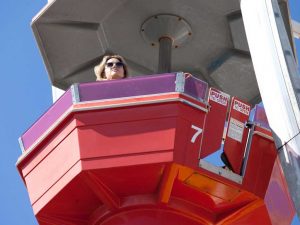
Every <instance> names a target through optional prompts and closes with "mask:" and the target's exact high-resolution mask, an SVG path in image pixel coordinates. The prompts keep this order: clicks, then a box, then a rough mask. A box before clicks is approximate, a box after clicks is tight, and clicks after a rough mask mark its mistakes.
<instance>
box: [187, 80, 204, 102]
mask: <svg viewBox="0 0 300 225" xmlns="http://www.w3.org/2000/svg"><path fill="white" fill-rule="evenodd" d="M207 91H208V84H207V83H206V82H204V81H202V80H199V79H197V78H195V77H188V78H186V79H185V87H184V93H186V94H188V95H190V96H192V97H194V98H196V99H203V100H206V96H207Z"/></svg>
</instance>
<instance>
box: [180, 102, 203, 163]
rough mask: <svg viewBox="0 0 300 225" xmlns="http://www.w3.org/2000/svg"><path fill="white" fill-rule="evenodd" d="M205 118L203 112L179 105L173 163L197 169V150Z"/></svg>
mask: <svg viewBox="0 0 300 225" xmlns="http://www.w3.org/2000/svg"><path fill="white" fill-rule="evenodd" d="M205 117H206V112H205V111H202V110H199V109H195V108H192V107H190V106H187V105H184V104H181V105H180V110H179V119H178V120H177V129H176V146H175V152H176V153H175V162H177V163H181V164H183V165H186V166H189V167H191V168H198V167H199V149H200V144H201V142H202V136H203V127H204V121H205ZM177 160H178V161H177Z"/></svg>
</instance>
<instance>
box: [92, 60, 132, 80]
mask: <svg viewBox="0 0 300 225" xmlns="http://www.w3.org/2000/svg"><path fill="white" fill-rule="evenodd" d="M112 58H114V59H118V60H119V61H120V62H122V63H123V64H124V65H123V68H124V78H126V77H127V76H128V69H127V64H126V62H125V60H124V58H123V57H122V56H120V55H106V56H104V57H103V59H102V61H101V62H100V64H99V65H97V66H95V67H94V72H95V75H96V77H97V78H96V80H97V81H99V80H104V79H106V76H105V65H106V62H107V61H108V60H110V59H112Z"/></svg>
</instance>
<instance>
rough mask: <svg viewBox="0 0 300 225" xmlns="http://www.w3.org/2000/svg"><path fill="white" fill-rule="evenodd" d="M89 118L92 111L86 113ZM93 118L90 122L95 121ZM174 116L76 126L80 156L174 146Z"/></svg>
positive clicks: (113, 154) (140, 151) (143, 151)
mask: <svg viewBox="0 0 300 225" xmlns="http://www.w3.org/2000/svg"><path fill="white" fill-rule="evenodd" d="M90 117H91V118H93V113H90ZM96 123H97V121H96V120H95V121H94V124H96ZM175 129H176V118H164V119H152V120H140V121H131V122H120V123H110V124H99V125H90V126H85V127H80V128H79V129H78V134H79V145H80V149H81V158H82V159H85V158H96V157H107V156H113V157H116V156H120V155H130V154H135V153H145V152H158V151H166V150H173V149H174V139H175ZM112 167H113V165H112Z"/></svg>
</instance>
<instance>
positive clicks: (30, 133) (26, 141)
mask: <svg viewBox="0 0 300 225" xmlns="http://www.w3.org/2000/svg"><path fill="white" fill-rule="evenodd" d="M71 105H72V94H71V90H70V89H69V90H68V91H66V93H64V95H62V96H61V97H60V98H59V99H58V100H57V101H56V102H55V103H54V104H53V105H52V106H51V107H50V108H49V109H48V111H46V112H45V113H44V114H43V115H42V116H41V117H40V118H39V119H38V120H37V121H36V122H35V123H34V124H33V125H32V126H31V127H30V128H29V129H28V130H27V131H26V132H25V133H24V134H23V135H22V136H21V138H22V142H23V146H24V150H27V149H28V148H29V147H30V146H31V145H32V144H33V143H34V142H35V141H37V139H38V138H39V137H40V136H41V135H42V134H43V133H45V132H46V130H47V129H49V128H50V127H51V125H52V124H54V123H55V122H56V121H57V120H58V118H59V117H60V116H61V115H63V113H64V112H66V111H67V109H68V108H69V107H70V106H71Z"/></svg>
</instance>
